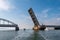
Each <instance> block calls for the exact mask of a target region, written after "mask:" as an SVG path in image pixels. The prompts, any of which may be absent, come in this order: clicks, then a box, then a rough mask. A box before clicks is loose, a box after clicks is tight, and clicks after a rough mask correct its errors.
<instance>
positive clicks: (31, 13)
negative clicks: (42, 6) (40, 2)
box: [28, 8, 45, 30]
mask: <svg viewBox="0 0 60 40" xmlns="http://www.w3.org/2000/svg"><path fill="white" fill-rule="evenodd" d="M28 12H29V14H30V16H31V18H32V21H33V23H34V27H33V30H44V29H45V26H41V25H40V24H39V22H38V20H37V18H36V16H35V14H34V12H33V10H32V8H30V9H29V10H28Z"/></svg>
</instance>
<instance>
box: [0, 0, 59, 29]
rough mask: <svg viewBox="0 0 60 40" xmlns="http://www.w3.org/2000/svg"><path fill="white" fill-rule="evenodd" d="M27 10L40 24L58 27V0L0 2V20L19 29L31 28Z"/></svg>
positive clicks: (7, 0)
mask: <svg viewBox="0 0 60 40" xmlns="http://www.w3.org/2000/svg"><path fill="white" fill-rule="evenodd" d="M29 8H32V9H33V11H34V13H35V15H36V17H37V19H38V21H39V23H40V24H44V25H60V0H0V18H3V19H7V20H9V21H12V22H14V23H16V24H18V26H19V28H20V29H23V28H27V29H30V28H33V27H34V24H33V22H32V19H31V17H30V15H29V13H28V9H29Z"/></svg>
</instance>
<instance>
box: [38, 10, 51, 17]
mask: <svg viewBox="0 0 60 40" xmlns="http://www.w3.org/2000/svg"><path fill="white" fill-rule="evenodd" d="M49 11H50V9H45V10H42V11H41V12H40V14H39V16H40V17H41V18H47V17H48V12H49Z"/></svg>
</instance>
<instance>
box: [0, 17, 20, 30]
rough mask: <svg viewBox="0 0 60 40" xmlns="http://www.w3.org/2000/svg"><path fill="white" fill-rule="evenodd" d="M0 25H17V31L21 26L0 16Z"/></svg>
mask: <svg viewBox="0 0 60 40" xmlns="http://www.w3.org/2000/svg"><path fill="white" fill-rule="evenodd" d="M0 27H15V30H16V31H18V30H19V27H18V25H17V24H15V23H13V22H11V21H9V20H6V19H3V18H0Z"/></svg>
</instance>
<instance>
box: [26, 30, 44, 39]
mask: <svg viewBox="0 0 60 40" xmlns="http://www.w3.org/2000/svg"><path fill="white" fill-rule="evenodd" d="M27 39H28V40H45V39H44V38H43V37H42V36H41V35H40V34H39V31H33V33H32V34H30V36H29V37H28V38H27Z"/></svg>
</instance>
